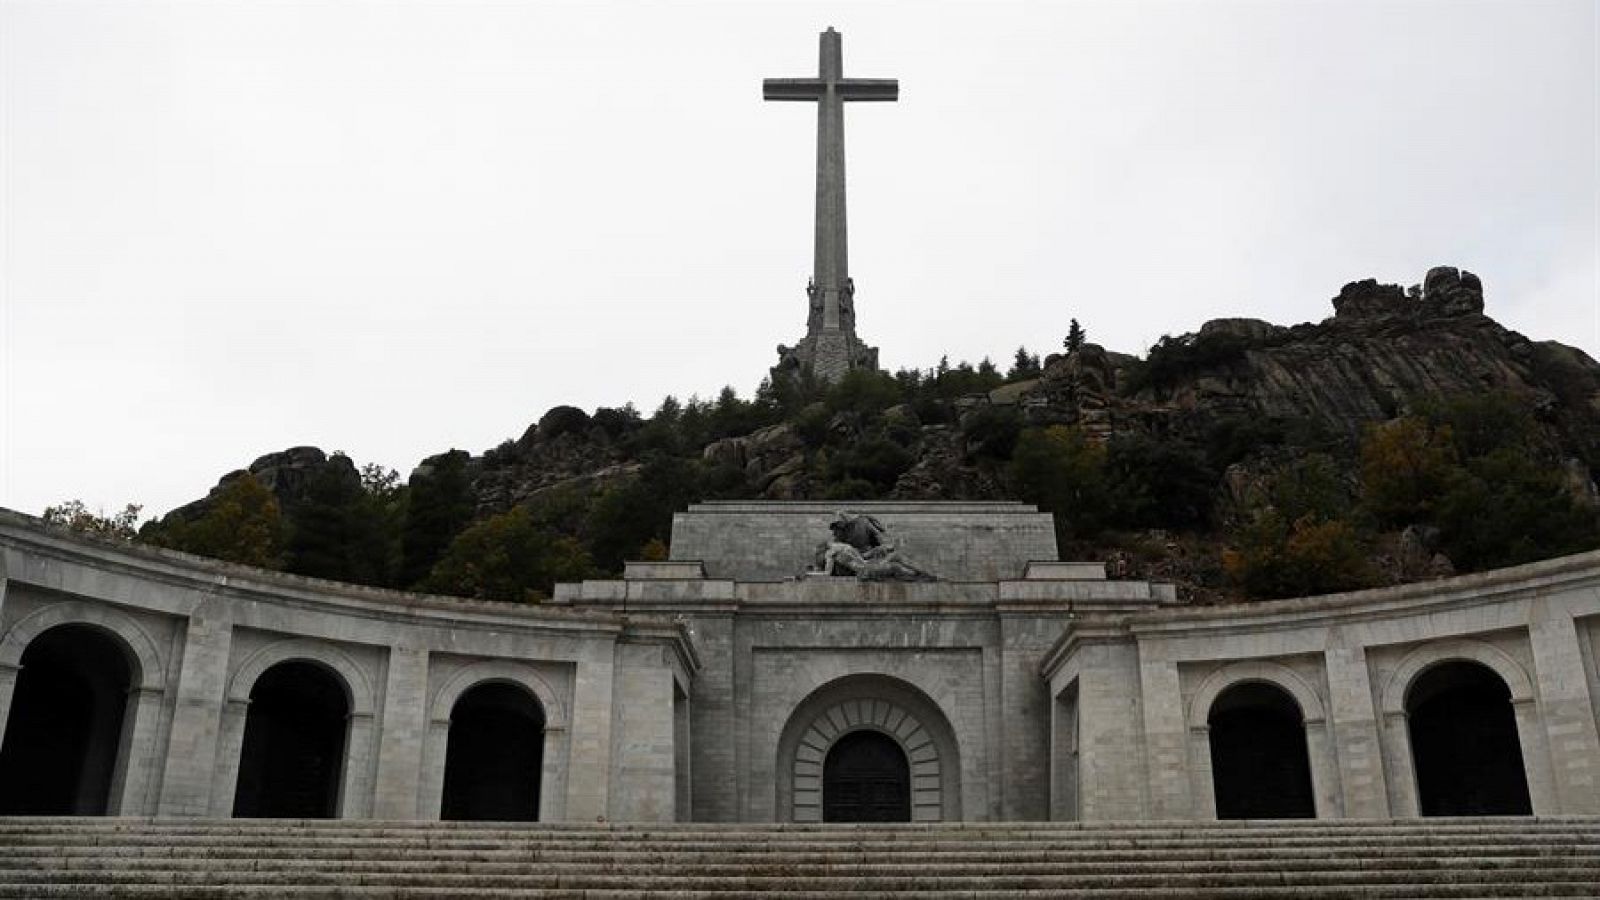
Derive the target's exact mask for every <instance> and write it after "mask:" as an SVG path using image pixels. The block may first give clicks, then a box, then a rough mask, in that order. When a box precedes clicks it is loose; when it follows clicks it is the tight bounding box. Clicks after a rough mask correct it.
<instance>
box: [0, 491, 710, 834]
mask: <svg viewBox="0 0 1600 900" xmlns="http://www.w3.org/2000/svg"><path fill="white" fill-rule="evenodd" d="M0 576H3V577H4V582H3V593H0V814H80V815H83V814H87V815H94V814H113V815H177V816H217V817H226V816H245V817H258V816H259V817H295V818H304V817H343V818H364V817H382V818H400V819H407V818H439V817H441V816H444V817H449V818H474V819H496V820H508V819H509V820H519V819H520V820H579V821H594V820H596V819H642V820H644V819H655V820H663V819H664V820H671V819H674V818H676V817H677V816H678V815H679V812H680V811H679V810H677V809H676V808H675V799H676V791H675V780H676V776H677V772H678V771H679V770H680V769H686V768H687V758H686V754H687V746H684V745H677V744H675V741H674V738H675V737H676V735H677V734H678V733H679V731H681V729H675V728H674V718H675V717H677V718H686V716H687V707H686V703H687V695H688V692H687V685H688V683H689V681H690V680H691V679H692V678H693V674H694V672H695V670H696V669H697V667H698V665H699V662H698V660H697V659H696V657H695V655H694V650H693V647H692V644H691V642H690V641H689V639H688V636H687V634H686V633H685V631H684V630H683V628H682V627H681V626H679V625H675V624H672V623H669V622H665V621H660V620H652V619H639V618H638V617H633V618H632V619H629V618H625V617H622V616H617V615H605V614H598V613H594V612H579V611H572V610H561V609H547V608H540V607H516V606H508V605H503V604H487V603H477V602H472V601H461V600H450V599H445V598H436V597H423V596H418V595H411V594H404V593H399V592H392V591H383V590H377V589H366V588H361V587H357V586H351V585H344V584H336V583H331V582H324V581H317V580H313V579H305V578H300V577H297V576H291V575H283V574H280V573H273V572H265V571H261V570H256V569H251V568H247V567H240V566H233V565H229V564H225V563H218V562H216V561H212V560H204V559H199V558H195V557H191V556H188V555H185V554H180V553H173V552H170V551H163V550H157V549H153V548H145V547H126V546H121V545H116V544H109V543H105V542H101V541H92V540H85V539H83V538H81V537H78V536H75V535H71V534H67V533H64V532H60V531H58V530H55V529H48V528H44V527H42V526H40V525H39V524H38V523H37V521H36V520H33V519H30V518H28V517H24V516H19V515H16V514H14V513H9V512H0ZM614 710H615V711H617V712H619V713H621V715H618V716H615V717H614V716H613V711H614ZM624 746H626V747H628V748H629V749H628V757H629V763H630V765H621V764H620V761H619V760H618V759H617V758H616V757H618V756H619V755H620V752H621V748H622V747H624ZM685 812H686V811H685Z"/></svg>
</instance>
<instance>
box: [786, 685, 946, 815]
mask: <svg viewBox="0 0 1600 900" xmlns="http://www.w3.org/2000/svg"><path fill="white" fill-rule="evenodd" d="M774 771H775V773H776V775H777V777H776V779H775V781H776V785H775V788H776V792H777V797H776V800H777V806H776V808H777V811H778V816H779V818H781V819H784V820H787V821H793V822H823V821H902V822H904V821H913V822H938V821H958V820H960V818H961V762H960V753H959V750H958V747H957V745H956V738H955V732H954V730H953V729H952V728H951V727H950V722H949V719H947V718H946V717H945V715H944V712H943V711H942V710H940V708H939V705H938V704H937V703H936V702H934V700H933V699H932V698H930V697H929V696H928V695H927V694H925V693H923V692H922V691H921V690H919V689H917V688H916V687H915V686H913V685H911V684H909V683H907V682H905V681H901V680H900V679H898V678H893V677H890V676H887V675H875V674H874V675H850V676H846V677H844V678H839V679H836V680H834V681H831V682H829V683H827V684H825V685H823V686H822V687H819V688H817V689H816V690H814V691H812V692H811V694H810V695H808V696H807V697H806V698H805V699H804V700H802V701H801V702H800V703H799V704H798V705H797V706H796V707H795V710H794V712H793V713H792V714H791V715H790V716H789V721H788V724H786V725H785V726H784V728H783V731H782V734H781V735H780V736H779V740H778V758H777V767H776V768H775V770H774ZM830 788H831V790H830ZM901 794H903V795H904V800H903V801H902V800H900V799H899V796H900V795H901Z"/></svg>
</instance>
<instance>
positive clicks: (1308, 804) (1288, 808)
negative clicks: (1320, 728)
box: [1206, 681, 1317, 819]
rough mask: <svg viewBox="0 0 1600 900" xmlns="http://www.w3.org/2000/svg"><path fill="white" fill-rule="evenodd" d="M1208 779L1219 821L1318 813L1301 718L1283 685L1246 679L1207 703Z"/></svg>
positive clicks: (1293, 817) (1299, 817)
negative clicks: (1209, 705)
mask: <svg viewBox="0 0 1600 900" xmlns="http://www.w3.org/2000/svg"><path fill="white" fill-rule="evenodd" d="M1206 724H1207V726H1208V733H1209V737H1210V740H1211V778H1212V784H1213V786H1214V789H1215V791H1216V799H1217V818H1219V819H1305V818H1314V817H1315V816H1316V814H1317V803H1316V796H1315V794H1313V792H1312V788H1311V762H1310V756H1309V755H1308V754H1307V753H1306V729H1305V717H1304V715H1303V714H1302V713H1301V711H1300V706H1299V705H1298V704H1296V703H1295V702H1294V698H1293V697H1291V696H1290V695H1289V693H1288V692H1287V691H1285V690H1284V689H1283V688H1280V687H1278V686H1277V685H1274V684H1268V683H1266V682H1261V681H1249V682H1244V683H1242V684H1236V685H1234V686H1233V687H1230V688H1228V689H1227V690H1225V691H1223V692H1222V693H1221V694H1218V695H1217V699H1216V701H1215V702H1214V703H1212V704H1211V711H1210V713H1209V715H1208V717H1207V720H1206Z"/></svg>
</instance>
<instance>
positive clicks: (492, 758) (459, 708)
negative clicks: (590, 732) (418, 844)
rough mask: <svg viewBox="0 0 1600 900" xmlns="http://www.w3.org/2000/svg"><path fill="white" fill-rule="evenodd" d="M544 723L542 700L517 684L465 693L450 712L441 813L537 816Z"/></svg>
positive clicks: (483, 817) (504, 818) (516, 818)
mask: <svg viewBox="0 0 1600 900" xmlns="http://www.w3.org/2000/svg"><path fill="white" fill-rule="evenodd" d="M544 724H545V720H544V709H543V708H542V707H540V706H539V701H538V700H536V699H535V698H534V697H533V695H532V694H530V693H528V691H526V690H525V689H523V688H521V687H519V686H517V685H513V684H506V683H504V682H489V683H486V684H480V685H477V686H475V687H473V688H472V689H470V690H468V691H466V692H465V693H463V694H462V695H461V697H460V699H458V700H456V705H455V707H454V708H453V709H452V710H451V711H450V738H449V742H448V744H447V745H446V749H445V763H444V799H443V802H442V805H441V813H440V814H441V815H442V817H443V818H446V819H473V820H478V821H493V822H535V821H538V819H539V787H540V785H539V775H540V770H541V768H542V766H543V765H544Z"/></svg>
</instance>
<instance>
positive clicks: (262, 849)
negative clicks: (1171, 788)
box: [0, 818, 1600, 900]
mask: <svg viewBox="0 0 1600 900" xmlns="http://www.w3.org/2000/svg"><path fill="white" fill-rule="evenodd" d="M752 894H773V895H781V896H783V897H785V898H801V897H819V898H820V897H829V898H832V897H880V896H881V897H905V896H925V897H963V898H986V897H1061V898H1129V900H1151V898H1162V897H1205V898H1270V897H1282V898H1289V897H1293V898H1301V900H1306V898H1357V897H1359V898H1374V897H1396V898H1398V897H1407V898H1413V897H1415V898H1421V897H1589V898H1596V897H1600V818H1540V819H1528V818H1519V819H1429V820H1425V821H1404V822H1391V821H1362V822H1299V823H1285V822H1226V823H1203V824H1196V823H1171V822H1167V823H1123V824H1102V825H1090V826H1077V825H1073V824H1044V823H968V824H952V825H927V826H921V825H857V826H851V825H814V826H801V825H595V826H582V825H577V826H574V825H496V824H481V823H456V822H450V823H417V822H349V821H346V822H337V821H315V820H313V821H284V820H227V821H197V820H183V819H59V818H52V819H42V818H41V819H24V818H16V819H0V897H37V898H45V897H140V898H145V897H148V898H155V897H161V898H169V897H172V898H182V897H254V898H263V897H484V898H492V897H505V898H530V897H616V898H627V897H679V898H690V897H724V898H726V897H732V896H744V895H752Z"/></svg>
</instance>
